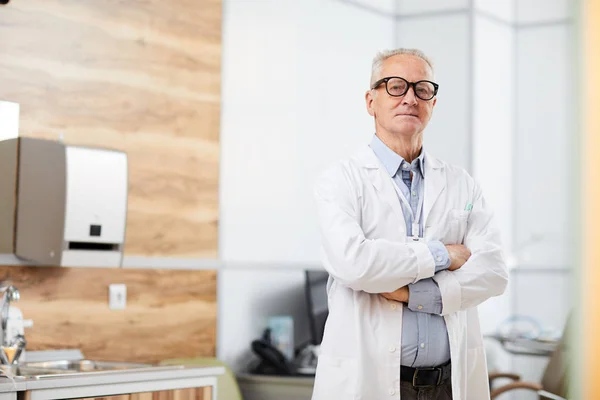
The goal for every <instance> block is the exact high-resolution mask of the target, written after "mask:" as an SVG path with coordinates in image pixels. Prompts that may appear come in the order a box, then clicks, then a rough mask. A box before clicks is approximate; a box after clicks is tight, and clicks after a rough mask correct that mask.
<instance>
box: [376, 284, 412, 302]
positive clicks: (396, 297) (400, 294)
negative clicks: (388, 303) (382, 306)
mask: <svg viewBox="0 0 600 400" xmlns="http://www.w3.org/2000/svg"><path fill="white" fill-rule="evenodd" d="M381 295H382V296H383V297H385V298H386V299H388V300H393V301H399V302H401V303H408V297H409V292H408V286H402V287H401V288H400V289H396V290H394V291H393V292H391V293H381Z"/></svg>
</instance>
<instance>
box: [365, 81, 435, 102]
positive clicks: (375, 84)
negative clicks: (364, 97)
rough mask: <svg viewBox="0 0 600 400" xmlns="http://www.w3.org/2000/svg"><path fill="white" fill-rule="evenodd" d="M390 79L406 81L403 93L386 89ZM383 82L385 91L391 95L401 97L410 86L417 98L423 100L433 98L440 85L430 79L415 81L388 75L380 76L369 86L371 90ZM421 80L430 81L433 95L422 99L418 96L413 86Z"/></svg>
mask: <svg viewBox="0 0 600 400" xmlns="http://www.w3.org/2000/svg"><path fill="white" fill-rule="evenodd" d="M390 79H401V80H403V81H404V82H406V90H405V91H404V93H402V94H391V93H390V91H389V90H388V85H387V84H388V82H389V81H390ZM383 82H385V91H386V92H387V94H389V95H390V96H392V97H402V96H404V95H405V94H406V93H408V89H410V87H411V86H412V88H413V92H414V94H415V96H417V97H418V98H419V99H421V100H423V101H429V100H431V99H433V98H434V97H435V96H437V93H438V88H439V87H440V85H438V84H437V83H435V82H432V81H428V80H420V81H416V82H409V81H407V80H406V79H404V78H402V77H400V76H388V77H387V78H382V79H380V80H378V81H377V82H375V83H374V84H373V87H371V90H373V89H377V87H379V85H381V84H382V83H383ZM421 82H427V83H431V84H432V85H433V96H431V97H430V98H428V99H424V98H422V97H421V96H419V94H418V93H417V91H416V90H415V87H416V85H417V84H418V83H421Z"/></svg>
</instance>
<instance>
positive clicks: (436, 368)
mask: <svg viewBox="0 0 600 400" xmlns="http://www.w3.org/2000/svg"><path fill="white" fill-rule="evenodd" d="M419 371H437V372H438V379H437V383H436V386H439V385H440V384H441V383H442V369H441V368H440V367H428V368H415V373H414V374H413V379H412V385H413V387H416V388H422V387H429V386H433V385H417V376H418V375H419Z"/></svg>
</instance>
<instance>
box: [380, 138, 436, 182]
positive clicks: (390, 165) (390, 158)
mask: <svg viewBox="0 0 600 400" xmlns="http://www.w3.org/2000/svg"><path fill="white" fill-rule="evenodd" d="M370 147H371V149H372V150H373V152H374V153H375V155H376V156H377V158H379V160H380V161H381V163H382V164H383V166H384V167H385V170H386V171H387V173H388V174H389V175H390V177H392V178H393V177H394V175H396V173H397V172H398V169H399V168H400V166H401V165H402V163H403V162H407V161H405V160H404V158H402V156H401V155H399V154H398V153H396V152H394V150H392V149H390V148H389V147H388V146H387V145H386V144H385V143H383V142H382V141H381V139H379V137H377V135H373V139H372V140H371V144H370ZM415 163H416V164H415ZM413 165H417V170H418V171H419V172H420V173H421V176H422V177H424V174H425V152H424V151H423V149H421V154H419V157H417V159H416V160H413ZM411 170H412V168H411Z"/></svg>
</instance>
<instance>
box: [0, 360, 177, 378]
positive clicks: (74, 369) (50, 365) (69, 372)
mask: <svg viewBox="0 0 600 400" xmlns="http://www.w3.org/2000/svg"><path fill="white" fill-rule="evenodd" d="M6 367H7V366H3V369H5V370H6ZM174 367H175V368H173V367H163V366H154V365H152V364H141V363H128V362H111V361H93V360H59V361H45V362H29V363H27V362H25V363H21V364H19V365H13V366H10V367H8V368H9V371H10V373H11V374H12V376H14V377H21V378H26V379H43V378H57V377H67V376H73V375H81V374H87V373H118V372H123V371H126V370H142V369H146V370H148V369H150V370H152V371H155V370H162V369H177V368H183V367H182V366H174ZM7 372H8V371H7Z"/></svg>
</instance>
